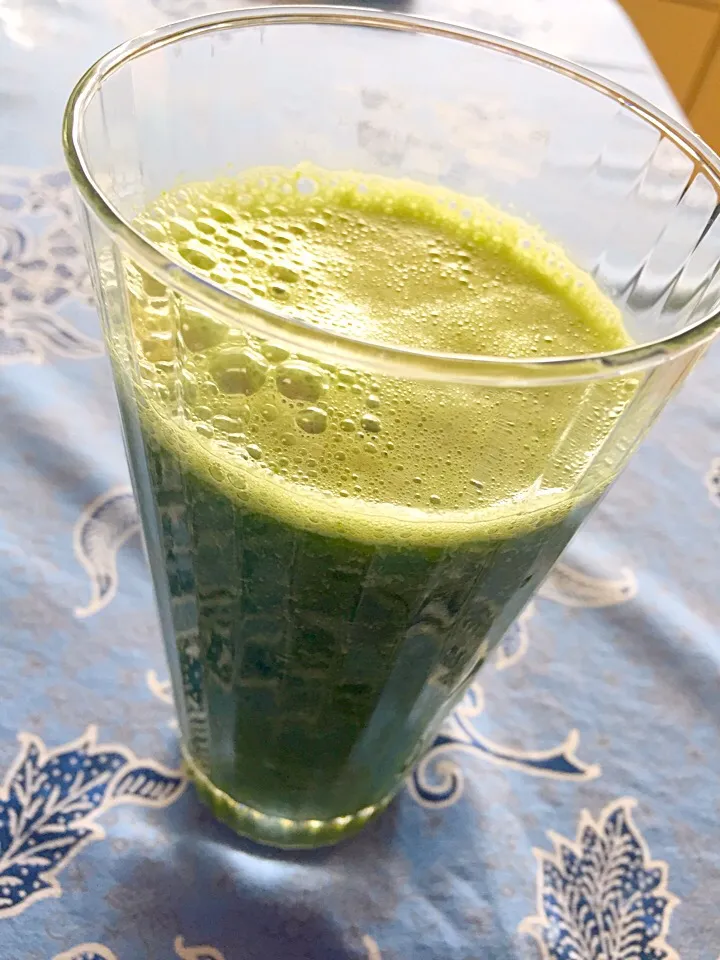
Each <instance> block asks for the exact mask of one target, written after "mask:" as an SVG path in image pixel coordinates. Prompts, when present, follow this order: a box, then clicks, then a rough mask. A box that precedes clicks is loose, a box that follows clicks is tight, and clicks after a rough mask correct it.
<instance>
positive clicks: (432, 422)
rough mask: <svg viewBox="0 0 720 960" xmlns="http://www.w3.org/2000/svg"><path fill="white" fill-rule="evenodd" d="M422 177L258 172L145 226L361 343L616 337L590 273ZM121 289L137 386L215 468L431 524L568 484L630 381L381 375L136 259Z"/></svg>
mask: <svg viewBox="0 0 720 960" xmlns="http://www.w3.org/2000/svg"><path fill="white" fill-rule="evenodd" d="M423 189H424V188H419V187H418V188H417V190H415V188H412V187H408V186H402V185H395V184H393V183H392V182H391V181H386V180H380V178H362V179H359V178H353V176H349V175H339V176H334V175H330V174H321V173H320V172H315V173H314V175H313V176H309V175H307V174H306V173H304V172H302V171H284V172H279V171H275V172H268V173H266V174H264V175H260V173H256V174H250V175H247V176H245V177H241V178H238V179H236V180H232V181H217V182H216V183H213V184H194V185H188V186H186V187H183V188H180V189H178V190H177V191H174V192H172V193H170V194H167V195H166V196H164V197H163V198H161V200H159V201H158V202H157V204H156V205H155V206H154V207H153V208H152V209H150V210H148V212H147V213H146V214H144V215H143V216H142V217H141V218H140V220H139V221H138V222H139V226H140V227H141V229H144V230H145V231H146V233H147V234H148V236H151V237H152V239H153V241H154V242H155V243H159V244H160V245H161V246H163V247H164V248H165V249H166V250H167V251H168V253H169V255H170V256H171V257H173V259H176V260H178V262H181V263H185V264H186V265H188V266H189V267H191V268H192V269H193V270H194V271H196V272H198V273H199V274H201V275H203V276H205V277H206V278H207V279H209V280H210V281H212V282H215V283H217V284H220V285H222V286H223V287H225V288H226V289H229V290H232V292H234V293H236V294H237V295H238V296H241V297H243V298H244V299H246V300H250V301H257V302H260V303H261V304H262V305H263V306H264V307H270V308H272V309H281V310H283V311H288V312H290V313H292V314H293V315H295V316H296V317H297V318H299V319H301V320H303V321H304V322H306V323H310V324H314V325H317V326H321V327H323V328H324V329H326V330H329V331H335V332H341V333H343V334H350V335H351V336H356V337H360V338H362V339H364V340H372V341H376V342H378V343H391V344H395V345H398V344H399V345H407V346H411V347H420V348H423V349H430V350H439V351H447V352H451V353H472V354H491V355H492V354H496V355H497V354H502V355H504V356H537V355H547V354H548V353H549V352H551V351H553V352H561V353H563V352H564V353H578V352H580V353H582V352H592V351H594V350H597V349H607V348H613V347H616V346H621V345H624V343H625V342H626V338H625V334H624V331H623V330H622V325H621V323H620V321H619V320H618V319H617V318H615V319H613V317H614V315H613V314H612V313H611V310H610V308H609V306H608V304H607V301H605V300H604V299H603V298H602V297H601V295H600V294H599V293H598V292H597V291H595V292H594V293H593V287H592V282H591V281H590V280H589V278H587V277H584V275H581V274H579V273H578V271H575V268H570V266H569V264H568V263H567V261H566V260H564V259H563V258H562V255H559V254H558V251H557V250H556V249H555V248H553V250H552V253H548V252H547V250H548V249H549V248H548V246H547V245H545V246H543V243H542V242H540V241H539V240H538V236H537V234H536V233H533V232H532V231H530V228H526V229H527V230H528V231H529V233H528V236H529V240H528V245H527V246H525V245H523V244H522V243H521V240H522V237H521V238H519V237H518V230H519V229H520V228H519V227H518V225H517V224H518V221H513V220H511V218H507V217H504V215H501V214H499V213H498V212H497V211H494V210H492V208H487V206H486V205H485V206H484V205H482V204H481V203H480V202H478V204H479V205H478V206H477V208H476V207H472V206H467V205H466V204H465V203H464V202H463V204H462V205H461V206H458V204H456V205H455V207H456V209H455V210H453V208H452V207H451V206H450V204H449V203H446V202H445V201H442V200H438V199H436V198H433V197H431V196H429V195H428V194H426V193H423ZM488 211H489V212H488ZM466 214H467V215H466ZM512 251H514V252H512ZM558 257H559V259H558ZM523 258H524V259H523ZM553 258H554V259H553ZM546 260H547V261H548V262H550V261H552V262H557V263H559V264H560V266H561V267H562V275H563V277H569V278H570V279H569V280H568V281H567V283H566V284H565V286H562V284H561V283H560V281H559V280H558V281H556V280H555V279H554V278H555V274H554V273H552V274H548V273H547V269H549V268H547V269H546V266H545V262H546ZM573 271H574V272H573ZM580 278H582V279H580ZM563 283H565V281H564V280H563ZM553 284H555V286H553ZM568 284H569V286H568ZM128 286H129V290H130V294H131V302H132V304H133V314H134V324H135V332H136V335H137V341H138V348H139V349H138V356H139V360H140V374H141V377H142V389H143V390H144V392H145V395H146V396H147V397H148V399H149V401H151V402H152V403H153V404H155V405H157V409H158V414H157V415H158V416H160V417H167V418H172V420H173V422H174V423H176V424H179V425H181V427H182V430H184V431H186V432H187V436H192V437H195V438H197V439H198V442H202V443H203V444H205V445H206V446H205V448H204V449H207V451H208V454H207V455H208V467H207V469H208V472H210V464H211V463H212V475H213V476H214V477H215V478H216V480H217V482H223V483H225V484H227V485H230V486H232V487H233V489H234V490H235V491H236V492H237V493H238V495H240V492H242V495H243V496H244V495H246V491H247V490H248V489H249V488H250V487H252V482H250V483H249V482H248V478H249V477H251V476H258V475H259V474H258V471H260V472H261V473H262V475H263V476H266V477H269V478H273V479H274V480H275V481H277V482H279V483H283V482H287V483H292V484H294V485H298V484H300V485H302V486H303V487H308V488H312V489H313V490H315V491H317V492H318V493H319V494H321V495H323V496H328V497H340V498H342V499H343V501H344V502H345V501H347V502H350V501H353V502H356V501H358V502H360V504H361V505H360V506H358V507H357V508H356V509H358V510H360V509H362V504H369V503H373V502H376V503H390V504H396V505H399V506H402V507H409V508H416V509H418V510H421V511H424V512H427V513H428V515H429V516H437V515H439V514H440V513H443V512H445V511H453V510H477V509H478V508H483V507H487V506H492V505H493V504H497V503H500V502H505V501H508V500H509V499H512V498H513V497H517V496H520V495H521V494H522V492H523V491H524V490H526V489H531V488H533V489H541V488H543V485H545V486H547V488H548V489H550V488H552V486H553V484H555V485H556V486H557V485H560V484H562V485H564V486H566V487H568V488H569V487H570V486H571V485H572V483H573V482H575V478H576V477H577V476H580V475H581V474H582V471H583V470H584V469H585V468H586V464H587V458H588V451H591V450H593V449H594V448H595V446H597V445H599V444H600V443H601V441H602V439H603V438H604V437H605V436H606V434H607V430H608V429H609V423H610V421H611V420H612V419H614V418H616V417H617V416H618V415H619V413H621V412H622V410H623V408H624V405H625V404H626V402H627V399H628V398H629V396H630V395H631V394H632V388H630V387H628V386H627V384H625V385H623V384H622V383H621V382H616V383H615V384H612V383H606V384H604V385H592V389H590V388H589V387H585V386H584V385H579V386H573V387H563V388H555V389H553V390H547V389H541V388H537V389H536V388H533V389H512V388H503V389H491V388H477V387H472V386H469V385H462V384H456V385H454V384H452V383H441V382H434V381H420V380H413V379H412V378H411V375H410V373H408V376H407V377H406V378H401V377H391V376H387V375H383V376H379V375H378V376H375V375H373V374H372V373H371V372H369V371H367V370H364V369H360V368H359V367H358V368H354V367H352V366H350V365H348V364H346V363H343V364H342V365H340V364H339V365H337V366H333V365H332V364H328V363H327V362H326V361H324V360H323V361H320V360H319V359H317V358H315V357H313V356H310V355H308V354H306V353H304V352H301V351H299V350H293V349H292V347H291V345H290V344H289V343H284V342H273V341H271V340H267V339H263V338H260V337H258V336H256V335H254V334H252V333H251V332H250V331H249V330H246V329H243V328H241V327H240V326H235V325H233V324H232V323H230V322H229V321H224V320H221V319H220V318H219V317H217V316H213V315H212V314H211V313H209V312H207V311H205V310H203V309H200V308H198V307H197V306H196V305H195V304H192V303H190V302H187V301H186V300H185V299H184V298H183V297H181V296H179V295H177V294H170V293H169V292H168V291H167V290H166V289H165V288H164V286H163V285H162V284H161V283H160V282H159V281H157V280H155V279H154V278H152V277H150V276H149V275H147V274H144V273H143V272H142V271H139V270H137V269H135V268H132V269H131V270H130V272H129V276H128ZM571 288H572V291H575V290H576V289H577V290H582V292H581V293H577V296H576V295H575V293H573V292H572V291H571ZM613 324H614V325H613ZM211 454H212V456H211ZM533 485H535V486H534V487H533ZM538 485H539V486H538ZM347 509H349V507H347Z"/></svg>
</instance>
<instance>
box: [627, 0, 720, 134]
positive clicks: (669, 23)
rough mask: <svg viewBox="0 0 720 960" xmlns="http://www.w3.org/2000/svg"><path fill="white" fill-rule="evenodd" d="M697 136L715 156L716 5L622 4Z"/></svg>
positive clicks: (719, 124) (719, 114) (683, 0)
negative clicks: (710, 148)
mask: <svg viewBox="0 0 720 960" xmlns="http://www.w3.org/2000/svg"><path fill="white" fill-rule="evenodd" d="M622 6H624V8H625V11H626V12H627V13H628V14H629V15H630V18H631V19H632V21H633V23H634V24H635V27H636V28H637V30H638V31H639V32H640V34H641V36H642V38H643V40H644V41H645V43H646V44H647V46H648V48H649V50H650V52H651V53H652V55H653V57H654V58H655V61H656V63H657V65H658V66H659V67H660V69H661V71H662V72H663V74H664V75H665V79H666V80H667V81H668V83H669V84H670V87H671V88H672V91H673V93H674V94H675V96H676V98H677V100H678V102H679V103H680V106H681V107H682V109H683V111H684V112H685V115H686V116H687V117H688V119H689V120H690V123H691V124H692V126H693V127H694V128H695V130H696V131H697V133H699V134H700V136H701V137H702V138H703V139H704V140H706V141H707V142H708V143H709V144H710V145H711V146H712V147H713V149H715V150H716V151H719V150H720V0H622Z"/></svg>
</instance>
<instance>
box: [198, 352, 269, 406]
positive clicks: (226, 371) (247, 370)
mask: <svg viewBox="0 0 720 960" xmlns="http://www.w3.org/2000/svg"><path fill="white" fill-rule="evenodd" d="M267 371H268V364H267V362H266V361H265V360H264V359H263V357H262V356H261V355H260V354H259V353H256V352H255V351H254V350H251V349H249V348H247V349H241V348H238V347H226V348H225V349H224V350H221V351H220V353H218V354H217V355H216V356H215V357H214V358H213V360H212V362H211V364H210V372H211V373H212V376H213V379H214V380H215V383H216V384H217V385H218V387H219V388H220V389H221V390H222V392H223V393H244V394H247V395H249V394H253V393H257V391H258V390H259V389H260V387H261V386H262V385H263V383H264V382H265V377H266V376H267Z"/></svg>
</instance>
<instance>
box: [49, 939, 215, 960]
mask: <svg viewBox="0 0 720 960" xmlns="http://www.w3.org/2000/svg"><path fill="white" fill-rule="evenodd" d="M173 948H174V951H175V956H176V957H178V958H179V960H225V956H224V954H222V953H221V952H220V951H219V950H216V949H215V947H209V946H207V945H205V946H200V947H188V946H186V944H185V941H184V940H183V938H182V937H176V938H175V942H174V944H173ZM53 960H118V957H116V955H115V954H114V953H113V952H112V950H110V949H108V947H104V946H103V945H102V944H101V943H81V944H79V945H78V946H77V947H73V948H72V949H71V950H66V951H65V952H64V953H59V954H58V955H57V956H56V957H53Z"/></svg>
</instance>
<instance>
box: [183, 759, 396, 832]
mask: <svg viewBox="0 0 720 960" xmlns="http://www.w3.org/2000/svg"><path fill="white" fill-rule="evenodd" d="M182 755H183V760H184V762H185V769H186V771H187V774H188V776H189V777H190V779H191V780H192V782H193V783H194V785H195V789H196V790H197V793H198V796H199V797H200V799H201V801H202V802H203V803H204V804H205V806H207V807H209V808H210V810H211V811H212V812H213V814H214V815H215V816H216V817H217V819H218V820H221V821H222V822H223V823H224V824H226V825H227V826H228V827H230V828H231V829H232V830H234V831H235V833H237V834H239V835H240V836H241V837H246V838H247V839H248V840H253V841H254V842H255V843H262V844H265V845H266V846H270V847H280V848H281V849H283V850H311V849H313V848H314V847H326V846H331V845H332V844H335V843H339V842H340V841H341V840H346V839H347V838H348V837H352V836H354V834H356V833H358V831H360V830H362V828H363V827H364V826H365V825H366V824H367V823H369V822H370V821H371V820H372V819H374V818H375V817H376V816H377V815H378V814H380V813H382V811H383V810H384V809H385V808H386V807H387V806H388V804H389V803H390V801H391V800H392V798H393V797H394V796H395V794H394V793H391V794H390V795H389V796H387V797H385V798H384V799H382V800H381V801H380V802H379V803H376V804H373V805H372V806H370V807H363V809H362V810H357V811H356V812H354V813H349V814H347V815H346V816H343V817H333V819H332V820H291V819H290V818H288V817H277V816H271V815H268V814H266V813H262V812H261V811H260V810H255V809H254V808H253V807H249V806H247V805H246V804H244V803H240V801H239V800H234V799H233V798H232V797H231V796H230V795H229V794H227V793H225V791H224V790H220V789H219V788H218V787H216V786H215V784H214V783H213V782H212V781H211V780H210V779H209V778H208V777H207V775H206V774H205V773H203V771H202V770H201V769H200V768H199V767H198V765H197V764H196V763H195V761H194V760H193V758H192V757H191V756H190V754H189V753H188V752H187V750H186V749H185V747H184V746H183V747H182Z"/></svg>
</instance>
